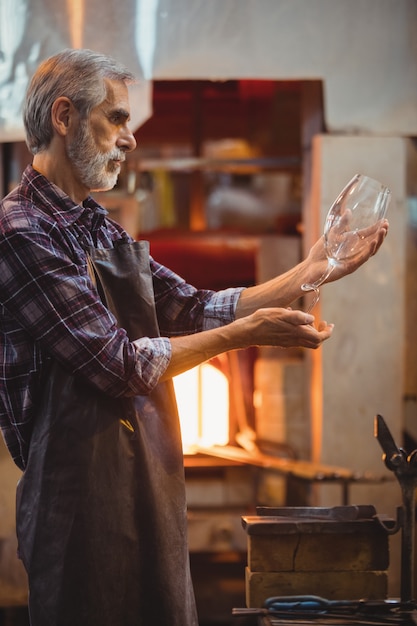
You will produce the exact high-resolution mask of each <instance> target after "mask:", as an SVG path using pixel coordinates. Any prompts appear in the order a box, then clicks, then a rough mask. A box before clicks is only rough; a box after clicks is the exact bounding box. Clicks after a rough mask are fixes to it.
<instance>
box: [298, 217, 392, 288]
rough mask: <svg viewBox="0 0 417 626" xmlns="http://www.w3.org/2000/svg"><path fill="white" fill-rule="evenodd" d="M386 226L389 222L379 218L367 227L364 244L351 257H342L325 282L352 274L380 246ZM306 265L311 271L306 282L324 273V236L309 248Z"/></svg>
mask: <svg viewBox="0 0 417 626" xmlns="http://www.w3.org/2000/svg"><path fill="white" fill-rule="evenodd" d="M388 228H389V223H388V220H386V219H383V220H381V221H380V222H379V223H378V224H377V225H376V226H375V227H371V228H368V229H367V231H366V233H364V240H365V239H366V245H363V246H361V248H360V249H359V251H358V253H357V254H355V256H354V257H353V258H348V259H344V260H343V261H342V262H341V263H339V264H338V265H336V266H335V267H334V269H333V271H332V272H331V274H330V276H329V278H328V279H327V280H326V281H325V282H327V283H330V282H332V281H335V280H338V279H339V278H343V276H347V275H348V274H352V273H353V272H355V271H356V270H357V269H358V268H359V267H360V266H361V265H363V264H364V263H366V261H368V259H369V258H370V257H371V256H373V255H374V254H376V253H377V251H378V250H379V248H380V247H381V245H382V243H383V241H384V239H385V237H386V235H387V232H388ZM306 266H307V267H308V268H309V273H311V280H308V281H306V282H314V281H315V280H317V279H318V278H319V277H320V276H321V275H322V274H324V272H325V270H326V267H327V257H326V252H325V248H324V237H321V238H320V239H319V240H318V241H317V242H316V243H315V244H314V246H313V247H312V248H311V250H310V252H309V254H308V257H307V259H306Z"/></svg>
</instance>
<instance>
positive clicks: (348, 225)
mask: <svg viewBox="0 0 417 626" xmlns="http://www.w3.org/2000/svg"><path fill="white" fill-rule="evenodd" d="M390 198H391V192H390V190H389V189H388V187H385V186H384V185H383V184H382V183H380V182H379V181H377V180H375V179H373V178H370V177H369V176H365V175H363V174H356V175H355V176H354V177H353V178H352V180H350V181H349V182H348V184H347V185H346V187H344V189H343V190H342V191H341V192H340V194H339V195H338V197H337V198H336V200H335V201H334V202H333V204H332V206H331V207H330V209H329V212H328V213H327V217H326V222H325V225H324V249H325V252H326V255H327V268H326V271H325V272H324V274H322V276H320V278H318V279H317V280H316V281H314V282H313V283H304V284H303V285H301V289H302V290H303V291H314V292H315V295H314V298H313V300H312V302H311V304H310V306H309V307H308V311H307V312H310V311H311V309H312V308H313V307H314V306H315V305H316V304H317V302H318V300H319V298H320V290H319V287H320V285H322V284H323V283H324V282H325V281H326V280H327V279H328V278H329V276H330V274H331V273H332V271H333V270H334V268H335V267H336V266H338V265H341V264H343V262H344V261H347V260H350V259H353V258H354V257H355V256H356V255H358V254H360V252H361V251H362V250H363V247H364V246H366V245H369V244H370V242H371V241H372V240H373V237H374V235H375V233H376V231H377V229H378V226H379V223H380V222H381V220H382V219H383V218H384V217H385V215H386V213H387V209H388V205H389V202H390Z"/></svg>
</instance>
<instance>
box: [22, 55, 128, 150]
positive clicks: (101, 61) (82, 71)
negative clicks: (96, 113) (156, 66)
mask: <svg viewBox="0 0 417 626" xmlns="http://www.w3.org/2000/svg"><path fill="white" fill-rule="evenodd" d="M106 78H107V79H110V80H120V81H123V82H124V83H125V84H129V83H132V82H134V81H135V76H134V75H133V74H132V73H131V72H130V71H129V70H128V69H127V68H125V67H123V65H120V64H119V63H118V62H117V61H115V60H114V59H112V58H110V57H108V56H106V55H104V54H100V53H97V52H93V51H92V50H78V49H76V50H71V49H68V50H63V51H62V52H60V53H58V54H56V55H54V56H52V57H50V58H49V59H46V60H45V61H43V62H42V63H41V64H40V65H39V67H38V69H37V70H36V72H35V74H34V75H33V77H32V80H31V81H30V83H29V86H28V89H27V92H26V97H25V101H24V103H23V122H24V125H25V130H26V143H27V145H28V148H29V150H30V151H31V152H32V154H37V153H38V152H41V151H42V150H45V149H46V148H47V147H48V146H49V144H50V142H51V140H52V136H53V130H52V122H51V108H52V104H53V103H54V101H55V100H56V99H57V98H59V97H60V96H66V97H67V98H69V99H70V100H71V102H72V103H73V104H74V106H75V108H76V109H77V110H78V112H79V114H80V116H81V118H82V119H86V118H87V117H88V115H89V113H90V111H91V109H93V108H94V107H95V106H97V105H98V104H100V102H102V101H103V100H104V99H105V97H106V87H105V83H104V79H106Z"/></svg>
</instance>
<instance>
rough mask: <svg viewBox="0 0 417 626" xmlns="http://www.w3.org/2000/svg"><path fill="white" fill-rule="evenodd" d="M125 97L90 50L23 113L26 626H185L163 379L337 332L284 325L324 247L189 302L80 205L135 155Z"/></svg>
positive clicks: (62, 58)
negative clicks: (265, 276)
mask: <svg viewBox="0 0 417 626" xmlns="http://www.w3.org/2000/svg"><path fill="white" fill-rule="evenodd" d="M133 79H134V77H133V76H132V75H131V74H130V72H128V71H127V70H125V69H124V68H122V67H120V66H119V65H118V64H117V63H116V62H115V61H113V60H112V59H109V58H107V57H105V56H103V55H100V54H96V53H94V52H92V51H89V50H66V51H64V52H62V53H60V54H57V55H56V56H54V57H52V58H50V59H48V60H46V61H45V62H43V63H42V64H41V65H40V67H39V68H38V70H37V72H36V73H35V75H34V76H33V79H32V81H31V83H30V85H29V87H28V91H27V96H26V101H25V107H24V122H25V128H26V134H27V144H28V146H29V149H30V150H31V152H32V153H33V155H34V157H33V163H32V166H28V167H27V169H26V170H25V172H24V174H23V177H22V181H21V184H20V185H19V187H18V188H17V189H15V190H14V191H12V192H11V193H10V194H9V195H8V196H7V197H6V198H5V199H4V200H3V202H2V203H1V205H0V294H1V298H0V301H1V308H0V338H1V349H2V355H3V358H2V362H1V365H0V368H1V384H0V424H1V428H2V433H3V435H4V439H5V442H6V444H7V446H8V448H9V450H10V453H11V455H12V457H13V459H14V460H15V462H16V463H17V465H18V466H19V467H20V468H21V469H22V470H23V476H22V479H21V481H20V482H19V485H18V494H17V533H18V539H19V554H20V556H21V558H22V560H23V562H24V565H25V567H26V569H27V572H28V579H29V590H30V596H29V610H30V617H31V624H32V626H49V625H51V626H69V625H71V626H96V625H97V626H99V625H100V626H107V625H108V626H145V625H146V626H150V624H155V625H158V626H168V625H169V626H196V625H197V616H196V611H195V605H194V599H193V593H192V586H191V583H190V575H189V565H188V554H187V544H186V503H185V496H184V477H183V467H182V453H181V441H180V435H179V427H178V419H177V415H176V410H175V402H174V400H173V398H172V386H171V378H172V377H173V376H175V375H177V374H179V373H181V372H183V371H185V370H187V369H189V368H191V367H194V366H195V365H197V364H199V363H201V362H203V361H205V360H207V359H209V358H211V357H213V356H215V355H217V354H220V353H222V352H225V351H227V350H234V349H240V348H246V347H248V346H250V345H269V346H281V347H290V346H303V347H306V348H313V349H315V348H318V347H319V346H320V345H321V344H322V343H323V341H325V340H326V339H328V338H329V337H330V336H331V334H332V331H333V326H332V325H331V324H327V323H326V322H321V323H319V324H318V327H317V328H315V327H314V325H313V323H314V317H313V316H312V315H310V314H307V313H305V312H302V311H293V310H291V309H290V308H288V307H289V305H290V303H291V302H292V301H294V300H295V299H297V298H298V297H299V296H300V295H301V285H302V284H303V283H306V282H307V283H310V282H312V281H314V280H315V279H316V278H317V277H319V276H320V275H321V274H322V273H323V271H324V269H325V267H326V257H325V253H324V248H323V241H322V240H319V241H318V242H317V243H316V244H315V245H314V246H313V248H312V250H311V251H310V253H309V255H308V258H307V259H306V260H305V261H303V262H302V263H300V264H299V265H297V266H296V267H294V268H293V269H292V270H290V271H289V272H287V273H285V274H284V275H282V276H279V277H277V278H275V279H273V280H271V281H269V282H267V283H265V284H263V285H259V286H254V287H250V288H247V289H228V290H225V291H222V292H218V293H214V292H211V291H203V290H200V291H197V290H196V289H194V288H193V287H192V286H190V285H188V284H187V283H186V282H185V281H184V280H182V279H181V278H180V277H178V276H177V275H175V274H174V273H172V272H171V271H169V270H168V269H167V268H165V267H162V266H161V265H159V264H158V263H157V262H156V261H155V260H153V259H152V258H150V257H149V256H148V248H147V244H146V242H134V241H133V240H132V239H131V238H130V236H129V235H128V234H127V233H126V232H124V231H123V229H122V228H121V227H120V226H119V225H117V224H116V223H115V222H113V221H112V220H110V219H109V218H108V217H107V215H106V211H105V210H104V209H103V208H102V207H100V206H99V205H98V204H97V203H96V202H95V201H94V200H93V199H92V198H91V196H90V191H91V190H93V189H94V190H97V189H100V190H105V189H111V188H112V187H113V186H114V184H115V183H116V180H117V176H118V174H119V171H120V167H121V163H122V162H123V161H124V160H125V156H126V153H127V152H129V151H131V150H133V149H134V148H135V145H136V142H135V139H134V137H133V135H132V132H131V131H130V129H129V126H128V123H129V119H130V109H129V100H128V90H127V85H128V84H129V82H131V81H133ZM387 229H388V223H387V222H386V221H384V222H383V223H382V225H380V226H379V227H378V228H377V229H376V230H375V233H374V235H373V236H372V237H371V240H370V245H369V247H368V248H366V249H364V251H363V253H362V255H361V257H360V258H356V259H355V260H354V261H352V262H347V263H346V264H345V265H344V266H343V267H338V268H335V270H334V271H333V273H332V276H331V277H332V280H335V279H337V278H340V277H342V276H343V275H345V274H348V273H350V272H353V271H354V270H356V269H357V268H358V267H359V266H360V265H361V264H362V263H364V262H365V261H366V260H367V259H368V258H369V256H370V255H371V254H374V253H375V252H376V251H377V250H378V248H379V246H380V245H381V243H382V241H383V239H384V237H385V235H386V232H387Z"/></svg>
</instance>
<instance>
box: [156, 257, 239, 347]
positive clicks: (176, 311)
mask: <svg viewBox="0 0 417 626" xmlns="http://www.w3.org/2000/svg"><path fill="white" fill-rule="evenodd" d="M151 270H152V275H153V283H154V293H155V305H156V311H157V316H158V322H159V328H160V332H161V335H165V336H168V337H174V336H178V335H187V334H191V333H197V332H200V331H202V330H209V329H212V328H219V327H220V326H225V325H226V324H230V322H233V321H234V319H235V313H236V306H237V302H238V300H239V297H240V294H241V293H242V291H243V289H244V288H240V287H236V288H229V289H224V290H221V291H211V290H208V289H197V288H195V287H193V286H192V285H190V284H188V283H187V282H186V281H185V280H184V279H183V278H181V277H180V276H178V275H177V274H175V272H172V271H171V270H170V269H168V268H167V267H165V266H163V265H160V264H159V263H157V262H156V261H155V260H154V259H151Z"/></svg>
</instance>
